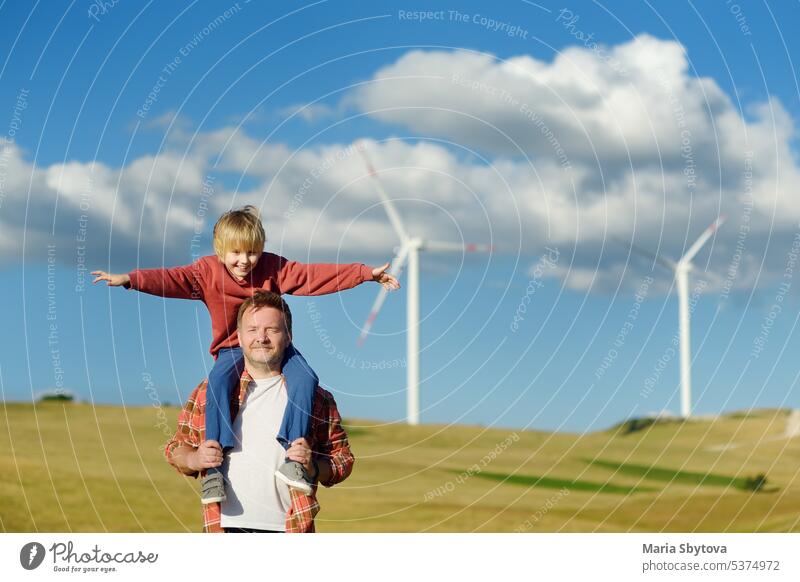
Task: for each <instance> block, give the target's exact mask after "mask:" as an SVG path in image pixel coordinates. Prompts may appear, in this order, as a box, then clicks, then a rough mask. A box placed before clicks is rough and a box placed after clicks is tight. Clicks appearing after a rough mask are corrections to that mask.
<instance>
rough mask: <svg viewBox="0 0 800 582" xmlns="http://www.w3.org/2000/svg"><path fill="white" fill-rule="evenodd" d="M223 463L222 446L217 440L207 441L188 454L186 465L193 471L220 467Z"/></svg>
mask: <svg viewBox="0 0 800 582" xmlns="http://www.w3.org/2000/svg"><path fill="white" fill-rule="evenodd" d="M221 464H222V447H221V446H220V444H219V443H218V442H217V441H211V440H208V441H205V442H204V443H203V444H202V445H200V446H199V447H197V450H196V451H194V452H193V453H189V454H188V455H187V456H186V465H187V466H188V467H189V468H190V469H191V470H192V471H200V470H201V469H210V468H212V467H219V466H220V465H221Z"/></svg>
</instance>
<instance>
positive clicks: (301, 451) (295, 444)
mask: <svg viewBox="0 0 800 582" xmlns="http://www.w3.org/2000/svg"><path fill="white" fill-rule="evenodd" d="M286 458H287V459H291V460H292V461H297V462H298V463H300V464H301V465H303V467H305V468H306V471H308V474H309V475H311V474H312V473H314V466H313V464H312V463H311V448H310V447H309V446H308V441H307V440H306V439H304V438H299V439H295V440H293V441H292V443H291V445H290V446H289V448H288V449H286Z"/></svg>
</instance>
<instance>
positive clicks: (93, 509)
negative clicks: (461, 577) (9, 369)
mask: <svg viewBox="0 0 800 582" xmlns="http://www.w3.org/2000/svg"><path fill="white" fill-rule="evenodd" d="M176 416H177V409H175V408H172V409H166V424H165V423H164V419H163V417H162V419H161V421H160V422H159V417H158V415H157V411H156V410H155V409H154V408H148V407H142V408H121V407H114V406H97V407H92V406H89V405H86V404H61V403H47V404H40V405H37V406H32V405H30V404H13V403H6V404H4V405H3V408H2V413H0V471H1V472H2V479H0V530H2V531H7V532H12V531H40V532H64V531H113V532H118V531H124V532H141V531H145V532H166V531H198V530H199V528H200V504H199V498H198V482H197V481H196V480H194V479H191V478H186V477H183V476H181V475H179V474H178V473H177V472H175V471H174V469H172V468H171V467H170V466H169V465H167V463H166V462H165V461H164V458H163V455H162V448H163V444H164V443H165V442H166V440H168V436H167V435H166V434H165V433H166V431H167V430H168V429H167V427H170V428H172V427H174V423H175V418H176ZM788 418H789V412H788V411H786V410H761V411H754V412H751V413H748V414H731V415H727V416H724V417H720V418H716V419H708V420H696V421H692V422H664V423H658V424H656V425H654V426H650V427H648V428H645V429H643V430H638V431H636V432H632V433H630V434H623V431H620V430H616V429H612V430H608V431H602V432H594V433H588V434H585V435H576V434H564V433H554V434H551V433H544V432H533V431H516V432H514V431H513V430H497V429H492V430H489V429H483V428H480V427H471V426H452V427H445V426H439V425H426V426H419V427H408V426H405V425H381V424H377V423H374V422H366V421H353V420H350V421H349V422H348V431H349V433H350V436H351V444H352V448H353V452H354V453H355V455H356V458H357V461H356V466H355V470H354V472H353V475H352V476H351V477H350V479H348V480H347V481H345V482H344V483H342V484H340V485H338V486H337V487H335V488H332V489H324V490H322V491H321V492H320V495H319V497H320V503H321V505H322V511H321V512H320V514H319V516H318V518H317V528H318V530H319V531H323V532H334V531H355V532H373V531H375V532H377V531H383V532H391V531H404V532H421V531H431V532H442V531H459V532H470V531H482V532H494V531H531V532H543V531H544V532H559V531H563V532H594V531H603V532H627V531H642V532H660V531H700V532H721V531H725V532H762V531H763V532H767V531H768V532H787V531H800V477H798V468H800V436H796V437H793V438H784V431H785V430H786V426H787V420H788ZM159 424H160V425H161V426H159ZM731 444H733V446H728V445H731ZM759 473H764V474H766V476H767V482H766V486H765V487H764V488H763V489H762V490H761V491H759V492H754V491H752V490H750V489H748V488H747V487H748V483H747V481H748V478H753V477H755V476H756V475H757V474H759Z"/></svg>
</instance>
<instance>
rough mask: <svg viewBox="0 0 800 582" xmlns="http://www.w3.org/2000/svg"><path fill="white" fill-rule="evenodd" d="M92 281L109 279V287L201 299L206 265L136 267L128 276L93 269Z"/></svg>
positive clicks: (180, 297)
mask: <svg viewBox="0 0 800 582" xmlns="http://www.w3.org/2000/svg"><path fill="white" fill-rule="evenodd" d="M92 275H95V279H94V281H92V283H99V282H100V281H106V283H107V284H108V286H109V287H120V286H122V287H125V288H127V289H134V290H136V291H141V292H142V293H148V294H150V295H157V296H159V297H172V298H175V299H201V298H202V294H203V288H202V287H203V286H202V282H201V281H200V279H201V278H202V277H203V265H202V264H201V263H200V262H197V263H192V264H191V265H185V266H182V267H170V268H167V269H136V270H135V271H131V272H130V273H128V274H126V275H114V274H112V273H106V272H105V271H92Z"/></svg>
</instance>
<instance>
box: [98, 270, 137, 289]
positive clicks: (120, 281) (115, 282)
mask: <svg viewBox="0 0 800 582" xmlns="http://www.w3.org/2000/svg"><path fill="white" fill-rule="evenodd" d="M92 275H95V279H94V281H92V284H94V283H99V282H100V281H106V283H107V284H108V286H109V287H120V286H123V285H128V284H130V282H131V278H130V277H129V276H128V275H127V273H126V274H125V275H113V274H111V273H106V272H105V271H92Z"/></svg>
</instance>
